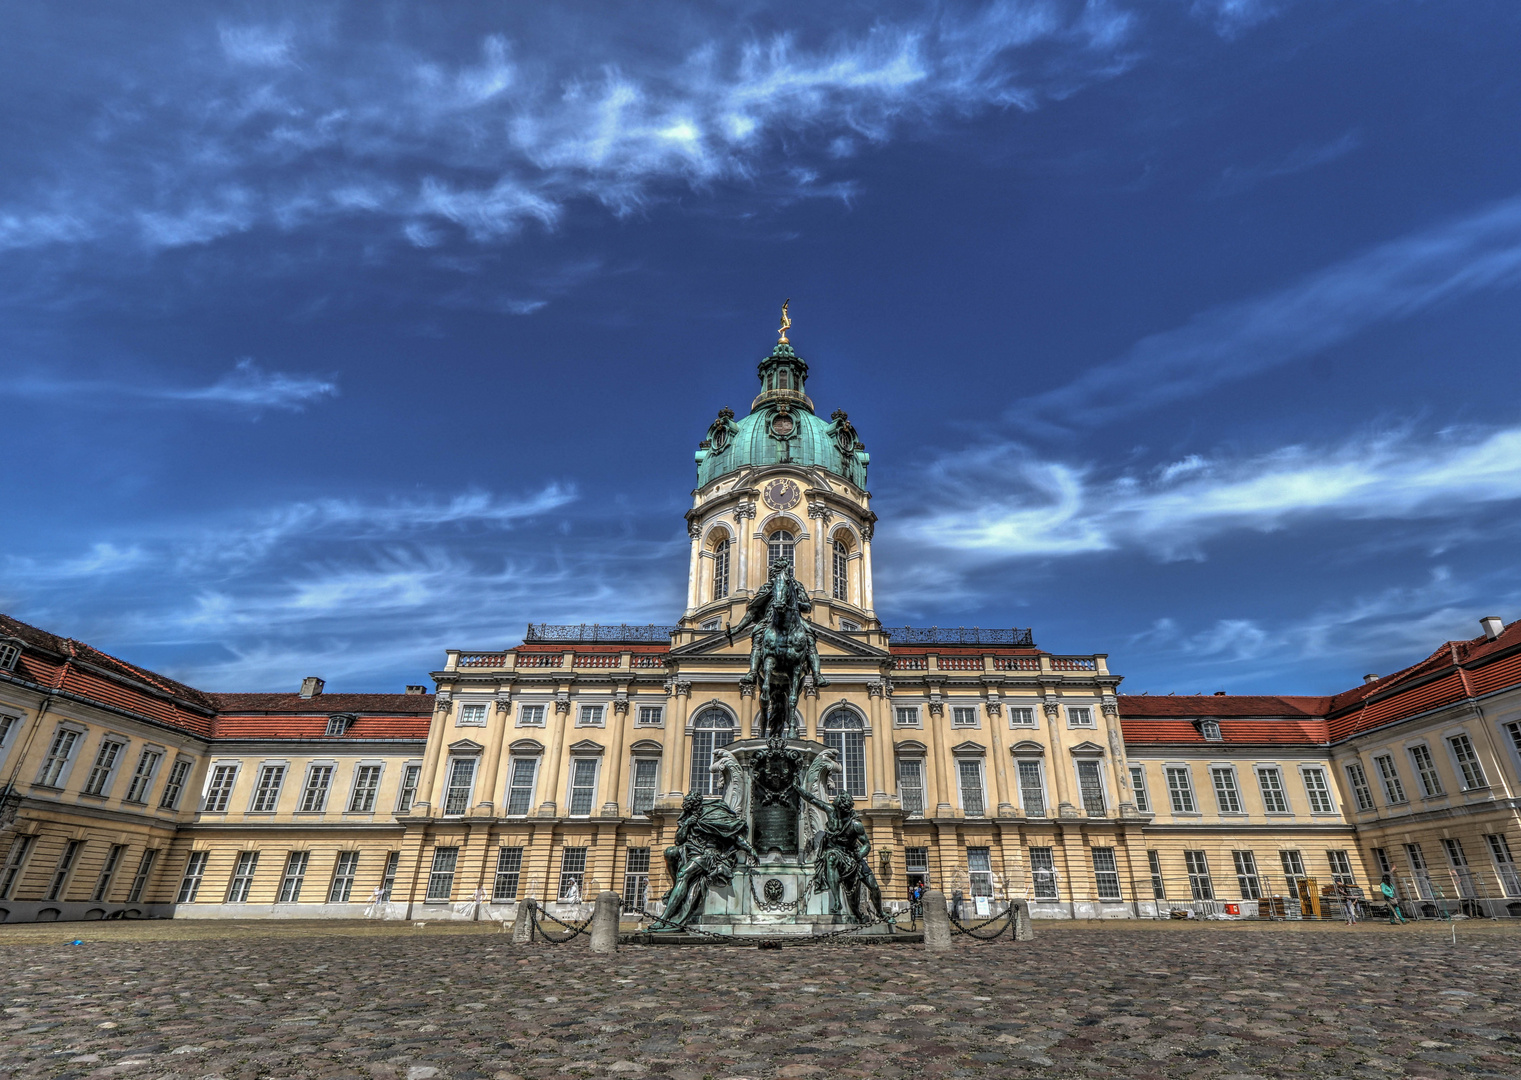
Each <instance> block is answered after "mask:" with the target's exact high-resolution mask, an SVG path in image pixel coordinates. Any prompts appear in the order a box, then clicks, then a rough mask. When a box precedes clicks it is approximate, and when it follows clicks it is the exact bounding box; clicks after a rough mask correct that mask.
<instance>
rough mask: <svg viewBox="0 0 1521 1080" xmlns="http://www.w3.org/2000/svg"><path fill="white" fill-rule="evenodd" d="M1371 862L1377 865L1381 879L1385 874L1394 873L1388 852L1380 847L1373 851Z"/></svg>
mask: <svg viewBox="0 0 1521 1080" xmlns="http://www.w3.org/2000/svg"><path fill="white" fill-rule="evenodd" d="M1373 861H1374V862H1375V863H1377V864H1378V873H1379V876H1380V877H1382V876H1383V875H1385V874H1392V873H1394V864H1393V863H1392V862H1390V861H1389V852H1388V851H1387V850H1385V849H1384V848H1381V847H1376V848H1374V849H1373Z"/></svg>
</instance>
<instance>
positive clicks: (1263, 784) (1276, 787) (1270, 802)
mask: <svg viewBox="0 0 1521 1080" xmlns="http://www.w3.org/2000/svg"><path fill="white" fill-rule="evenodd" d="M1257 789H1258V790H1259V791H1261V792H1262V808H1263V809H1264V810H1266V811H1267V812H1268V813H1270V814H1287V813H1288V812H1289V797H1288V795H1287V794H1285V793H1284V790H1283V773H1281V772H1279V771H1278V770H1277V769H1258V770H1257Z"/></svg>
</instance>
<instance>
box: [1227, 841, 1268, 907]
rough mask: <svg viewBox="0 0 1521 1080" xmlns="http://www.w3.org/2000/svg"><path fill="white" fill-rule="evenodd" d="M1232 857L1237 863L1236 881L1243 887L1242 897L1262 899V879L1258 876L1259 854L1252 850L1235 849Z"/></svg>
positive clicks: (1244, 898)
mask: <svg viewBox="0 0 1521 1080" xmlns="http://www.w3.org/2000/svg"><path fill="white" fill-rule="evenodd" d="M1231 859H1232V860H1233V861H1234V862H1235V864H1236V883H1237V884H1238V885H1239V886H1240V887H1241V899H1243V900H1261V899H1262V880H1261V879H1260V878H1259V877H1258V876H1257V856H1255V855H1253V854H1252V853H1251V852H1250V851H1233V852H1231Z"/></svg>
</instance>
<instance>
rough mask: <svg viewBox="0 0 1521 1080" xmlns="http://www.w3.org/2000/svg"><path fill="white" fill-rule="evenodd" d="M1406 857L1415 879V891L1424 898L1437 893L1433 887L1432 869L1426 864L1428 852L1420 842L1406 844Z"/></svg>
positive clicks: (1426, 898) (1428, 898)
mask: <svg viewBox="0 0 1521 1080" xmlns="http://www.w3.org/2000/svg"><path fill="white" fill-rule="evenodd" d="M1405 859H1406V861H1407V862H1409V863H1410V877H1411V878H1412V880H1414V881H1415V891H1416V894H1417V895H1418V896H1420V898H1421V899H1422V900H1430V899H1432V897H1433V896H1434V895H1435V893H1434V891H1433V889H1432V887H1431V871H1430V870H1429V869H1428V868H1427V866H1426V854H1425V852H1423V851H1422V850H1421V845H1420V844H1406V845H1405Z"/></svg>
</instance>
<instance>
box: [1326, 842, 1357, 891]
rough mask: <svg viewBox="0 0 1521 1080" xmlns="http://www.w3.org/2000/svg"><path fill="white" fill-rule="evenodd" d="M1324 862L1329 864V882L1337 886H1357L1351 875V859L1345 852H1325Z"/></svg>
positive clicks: (1355, 879)
mask: <svg viewBox="0 0 1521 1080" xmlns="http://www.w3.org/2000/svg"><path fill="white" fill-rule="evenodd" d="M1326 862H1328V863H1330V864H1331V881H1332V882H1333V883H1335V884H1337V885H1352V886H1356V885H1357V878H1356V877H1354V876H1353V874H1352V857H1351V856H1350V855H1348V854H1347V853H1346V852H1345V851H1328V852H1326Z"/></svg>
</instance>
